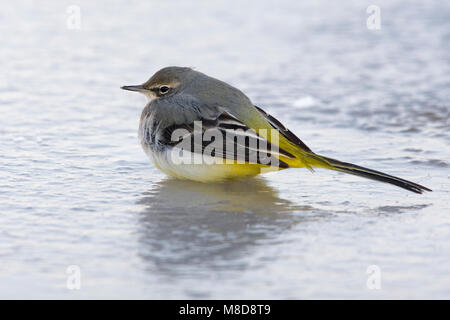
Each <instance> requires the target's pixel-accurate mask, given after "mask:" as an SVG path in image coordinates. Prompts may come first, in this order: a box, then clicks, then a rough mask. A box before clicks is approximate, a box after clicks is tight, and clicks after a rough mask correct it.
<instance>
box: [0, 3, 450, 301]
mask: <svg viewBox="0 0 450 320" xmlns="http://www.w3.org/2000/svg"><path fill="white" fill-rule="evenodd" d="M77 5H78V6H79V8H80V10H81V29H80V30H73V29H69V28H67V18H68V16H69V14H68V13H67V8H68V6H69V4H66V3H63V2H58V1H54V2H51V1H46V2H39V3H35V2H31V1H15V2H14V3H13V4H4V5H2V10H1V12H0V34H1V43H2V50H0V61H2V64H1V66H2V73H1V74H0V111H1V116H0V145H1V150H2V152H1V153H0V297H1V298H63V299H72V298H77V299H78V298H170V299H173V298H225V299H226V298H272V299H284V298H295V299H299V298H302V299H304V298H305V299H309V298H374V299H379V298H447V299H448V298H450V274H449V269H450V268H449V261H450V233H449V230H450V228H449V227H450V218H449V217H450V216H449V213H450V203H449V196H450V192H449V185H450V170H449V167H450V163H449V159H450V148H449V144H450V143H449V141H450V130H449V129H450V120H449V119H450V116H449V114H450V106H449V101H450V94H449V93H450V91H449V87H450V55H449V52H450V50H449V49H450V48H449V46H448V43H450V27H449V22H448V21H450V8H449V7H448V6H446V5H443V4H442V2H441V1H426V2H421V1H411V2H408V4H407V5H406V4H404V3H403V2H400V1H378V2H377V5H378V6H379V7H380V9H381V29H380V30H368V29H367V27H366V19H367V16H368V14H367V13H366V8H367V5H368V4H363V3H361V2H359V1H347V2H344V3H341V2H340V3H339V4H338V3H330V2H327V1H311V2H305V3H303V2H287V1H286V2H280V3H278V2H277V6H274V4H273V2H270V1H255V2H245V4H243V3H240V2H239V3H238V2H236V3H235V4H234V6H232V7H230V5H229V4H228V3H220V2H214V1H204V2H201V5H195V6H192V5H191V4H189V3H187V2H186V3H179V2H172V1H167V2H161V1H158V2H150V1H147V2H138V1H130V2H127V3H126V4H125V3H119V2H117V3H110V2H108V3H107V2H92V1H78V2H77ZM167 65H180V66H191V67H195V68H196V69H197V70H199V71H202V72H205V73H207V74H209V75H212V76H215V77H218V78H220V79H222V80H224V81H227V82H229V83H230V84H232V85H235V86H237V87H239V88H240V89H242V90H243V91H244V92H245V93H246V94H247V95H248V96H249V97H250V98H251V99H252V101H253V102H254V103H255V104H256V105H258V106H260V107H262V108H264V109H265V110H266V111H268V112H269V113H271V114H272V115H274V116H275V117H277V118H278V119H279V120H281V121H282V122H283V123H285V124H286V125H287V126H288V127H289V128H290V129H291V130H292V131H293V132H295V133H296V134H297V135H298V136H299V137H301V139H302V140H303V141H304V142H305V143H306V144H308V146H310V147H311V148H312V149H313V150H314V151H316V152H318V153H320V154H325V155H328V156H330V157H334V158H338V159H341V160H344V161H349V162H355V163H358V164H360V165H364V166H367V167H371V168H374V169H377V170H381V171H386V172H389V173H391V174H394V175H398V176H401V177H403V178H406V179H409V180H412V181H415V182H418V183H420V184H423V185H425V186H427V187H430V188H432V189H433V190H434V192H432V193H427V194H424V195H417V194H413V193H408V192H406V191H404V190H402V189H399V188H395V187H393V186H389V185H385V184H379V183H375V182H372V181H368V180H363V179H360V178H358V177H352V176H345V175H342V174H339V173H333V172H328V171H325V170H316V172H315V173H314V174H312V173H310V172H309V171H307V170H304V169H303V170H300V169H299V170H294V169H292V170H285V171H282V172H277V173H270V174H267V175H264V176H262V177H258V178H255V179H251V180H246V181H237V182H231V183H218V184H212V185H211V184H208V185H206V184H201V183H193V182H186V181H176V180H172V179H169V178H167V177H165V176H164V174H162V173H160V172H159V171H158V170H157V169H156V168H155V167H154V166H153V165H152V164H151V163H150V162H149V160H148V159H147V158H146V156H145V154H144V153H143V151H142V150H141V149H140V146H139V144H138V141H137V126H138V120H139V115H140V112H141V110H142V108H143V106H144V103H145V101H144V98H143V97H141V96H138V95H134V94H132V93H129V92H125V91H121V90H120V89H119V87H120V86H121V85H125V84H137V83H140V82H143V81H144V80H146V79H147V78H148V77H149V76H150V75H151V74H153V73H154V72H155V71H157V70H158V69H159V68H161V67H164V66H167ZM71 265H75V266H78V267H79V268H80V270H81V289H80V290H70V289H68V288H67V285H66V282H67V276H68V274H67V273H66V270H67V268H68V266H71ZM372 265H376V266H377V267H378V268H379V270H380V271H381V278H380V279H381V288H380V289H379V290H376V289H375V290H372V289H369V288H368V286H367V280H368V278H369V276H370V275H369V274H367V272H366V271H367V268H368V267H369V266H372Z"/></svg>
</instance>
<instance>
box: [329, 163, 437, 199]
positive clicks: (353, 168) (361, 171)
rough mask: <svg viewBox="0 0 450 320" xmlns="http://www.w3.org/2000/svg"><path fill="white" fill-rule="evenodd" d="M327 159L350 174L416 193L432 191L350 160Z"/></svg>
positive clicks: (335, 167)
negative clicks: (355, 163) (349, 161)
mask: <svg viewBox="0 0 450 320" xmlns="http://www.w3.org/2000/svg"><path fill="white" fill-rule="evenodd" d="M322 158H323V159H325V160H326V161H328V162H329V163H330V164H331V165H332V168H331V169H333V170H336V171H341V172H345V173H349V174H354V175H356V176H360V177H364V178H367V179H372V180H376V181H381V182H385V183H390V184H393V185H396V186H398V187H400V188H403V189H406V190H409V191H412V192H415V193H422V192H424V191H432V190H431V189H428V188H426V187H424V186H421V185H420V184H417V183H414V182H411V181H408V180H404V179H401V178H397V177H394V176H391V175H388V174H386V173H383V172H379V171H375V170H371V169H368V168H364V167H360V166H357V165H354V164H351V163H348V162H342V161H339V160H335V159H331V158H327V157H323V156H322Z"/></svg>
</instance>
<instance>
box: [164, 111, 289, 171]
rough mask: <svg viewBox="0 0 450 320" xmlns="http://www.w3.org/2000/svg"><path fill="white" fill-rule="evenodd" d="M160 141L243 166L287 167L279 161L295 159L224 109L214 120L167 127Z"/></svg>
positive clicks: (210, 118)
mask: <svg viewBox="0 0 450 320" xmlns="http://www.w3.org/2000/svg"><path fill="white" fill-rule="evenodd" d="M161 140H162V142H163V143H164V144H166V145H170V146H172V147H177V148H180V149H184V150H188V151H190V152H194V153H201V154H203V155H208V156H212V157H215V158H221V159H228V160H234V161H240V162H242V163H254V164H262V165H270V166H278V167H279V168H288V167H289V166H288V165H287V164H286V163H285V162H284V161H282V160H281V159H285V158H291V159H295V156H294V155H292V154H291V153H289V152H288V151H286V150H284V149H281V148H279V146H277V145H273V144H271V143H270V142H269V141H267V139H265V138H264V137H263V136H261V135H260V134H258V133H257V132H256V131H255V130H253V129H251V128H249V127H248V126H247V125H245V124H244V123H242V122H241V121H240V120H238V119H237V118H236V117H234V116H233V115H231V114H230V113H228V112H227V111H224V110H220V112H219V113H218V115H216V116H215V117H204V116H203V117H202V116H200V115H199V116H198V117H197V119H196V120H195V121H193V122H191V123H184V124H173V125H171V126H168V127H167V128H165V129H164V132H163V134H162V136H161Z"/></svg>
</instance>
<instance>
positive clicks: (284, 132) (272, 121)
mask: <svg viewBox="0 0 450 320" xmlns="http://www.w3.org/2000/svg"><path fill="white" fill-rule="evenodd" d="M255 108H256V109H257V110H258V111H259V112H260V113H261V114H262V115H263V117H264V119H266V120H267V122H269V123H270V125H271V126H272V127H273V128H274V129H276V130H278V132H280V133H281V134H282V135H283V136H284V137H285V138H286V139H287V140H288V141H290V142H291V143H293V144H294V145H296V146H299V147H301V148H302V149H303V150H305V151H307V152H312V150H311V149H310V148H309V147H308V146H307V145H306V144H304V143H303V141H302V140H300V138H298V137H297V136H296V135H295V134H294V133H292V131H291V130H289V129H288V128H286V127H285V126H284V125H283V124H282V123H281V122H280V121H278V120H277V119H276V118H275V117H273V116H272V115H270V114H268V113H267V112H265V111H264V110H263V109H261V108H260V107H258V106H255Z"/></svg>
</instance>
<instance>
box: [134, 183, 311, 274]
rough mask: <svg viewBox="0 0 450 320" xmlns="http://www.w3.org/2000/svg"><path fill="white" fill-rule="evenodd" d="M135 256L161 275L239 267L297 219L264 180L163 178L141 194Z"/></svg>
mask: <svg viewBox="0 0 450 320" xmlns="http://www.w3.org/2000/svg"><path fill="white" fill-rule="evenodd" d="M138 203H139V204H140V205H142V206H143V210H142V212H141V213H140V215H139V226H138V230H139V236H140V242H141V246H140V252H139V255H140V256H141V257H142V258H143V259H144V260H145V261H146V263H147V265H148V268H149V269H150V270H151V271H152V272H161V273H163V274H167V275H171V276H174V275H177V274H183V273H186V274H192V273H193V272H196V271H199V272H201V271H213V270H220V269H232V268H245V265H246V262H245V261H246V260H245V259H243V258H244V257H246V256H247V255H249V254H251V252H252V250H253V248H255V247H256V246H258V245H264V244H263V242H266V244H267V243H270V241H276V239H277V237H279V235H280V233H281V232H283V230H285V229H288V228H290V227H291V226H292V225H293V224H296V223H298V222H299V221H301V219H302V218H301V215H299V214H292V213H293V212H299V211H311V210H312V208H310V207H307V206H305V207H299V206H294V205H293V204H292V203H291V202H290V201H287V200H284V199H281V198H279V197H278V195H277V192H276V191H275V190H274V189H273V188H272V187H270V186H268V185H267V183H266V182H265V180H263V179H259V178H255V179H249V180H244V181H233V182H224V183H215V184H206V183H196V182H190V181H180V180H173V179H167V180H163V181H161V182H159V183H157V184H155V185H154V187H153V188H152V189H150V190H149V191H148V192H146V193H145V194H143V195H142V197H141V198H140V199H139V201H138Z"/></svg>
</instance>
